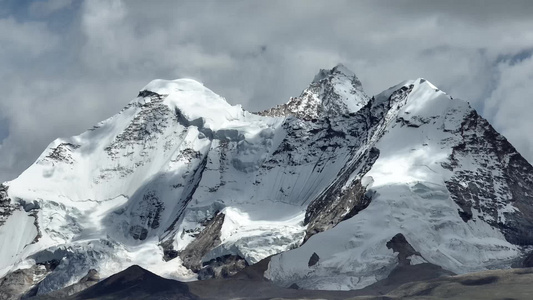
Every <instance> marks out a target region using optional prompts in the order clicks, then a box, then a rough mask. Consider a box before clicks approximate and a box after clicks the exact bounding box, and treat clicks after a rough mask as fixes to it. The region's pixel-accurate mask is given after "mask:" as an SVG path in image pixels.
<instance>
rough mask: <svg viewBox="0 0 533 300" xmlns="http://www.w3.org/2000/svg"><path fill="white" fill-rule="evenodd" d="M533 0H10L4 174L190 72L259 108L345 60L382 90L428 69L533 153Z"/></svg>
mask: <svg viewBox="0 0 533 300" xmlns="http://www.w3.org/2000/svg"><path fill="white" fill-rule="evenodd" d="M532 15H533V1H527V0H525V1H518V0H515V1H491V0H483V1H482V0H471V1H458V0H448V1H422V0H398V1H344V0H332V1H313V0H309V1H295V0H293V1H253V0H250V1H237V0H228V1H175V0H168V1H165V0H161V1H141V0H128V1H120V0H105V1H104V0H93V1H81V0H41V1H28V0H0V45H1V46H0V65H1V66H2V68H0V89H1V90H2V97H0V158H1V159H0V181H3V180H7V179H10V178H13V177H16V176H17V175H18V174H19V173H20V172H22V171H23V170H24V169H25V168H27V167H28V166H29V165H30V164H31V163H33V162H34V161H35V159H36V158H37V157H38V156H39V154H40V153H41V152H42V151H43V150H44V148H45V147H46V146H47V145H48V144H49V143H50V142H51V141H53V140H54V139H55V138H57V137H62V136H71V135H75V134H79V133H81V132H83V131H84V130H86V129H87V128H90V127H92V125H94V124H95V123H97V122H99V121H101V120H103V119H105V118H107V117H109V116H112V115H113V114H115V113H117V112H118V111H119V110H120V109H121V108H122V107H123V106H124V105H125V104H126V103H128V102H129V101H130V100H131V99H132V98H133V97H135V96H136V94H137V92H138V90H139V89H141V88H142V87H143V86H144V85H146V84H147V83H148V82H149V81H151V80H152V79H155V78H165V79H175V78H181V77H190V78H194V79H196V80H199V81H201V82H203V83H204V84H205V85H206V86H207V87H209V88H210V89H212V90H213V91H215V92H216V93H218V94H220V95H222V96H223V97H225V98H226V99H227V100H228V102H230V103H232V104H238V103H239V104H242V105H243V106H244V108H246V109H248V110H252V111H254V110H260V109H265V108H268V107H271V106H273V105H276V104H280V103H283V102H286V101H287V100H288V98H289V97H291V96H297V95H298V94H299V93H300V92H301V90H302V89H304V88H305V87H306V86H307V85H308V84H309V83H310V82H311V80H312V78H313V77H314V75H315V74H316V73H317V72H318V70H319V69H321V68H331V67H333V66H334V65H336V64H337V63H343V64H345V65H346V66H347V67H349V68H350V69H352V70H353V71H354V72H355V73H356V74H357V75H358V77H359V78H360V80H361V81H362V83H363V86H364V88H365V90H366V91H367V93H368V94H370V95H372V94H375V93H378V92H380V91H382V90H384V89H386V88H388V87H389V86H392V85H394V84H397V83H398V82H400V81H403V80H405V79H414V78H419V77H424V78H426V79H428V80H429V81H431V82H432V83H434V84H435V85H436V86H438V87H439V88H440V89H442V90H444V91H446V92H447V93H449V94H450V95H452V96H453V97H454V98H462V99H465V100H468V101H469V102H470V103H471V104H472V106H474V107H475V108H476V109H477V110H478V111H479V112H480V114H481V115H483V116H484V117H486V118H487V119H488V120H489V121H490V122H491V123H492V124H493V125H494V126H495V128H496V129H497V130H498V131H500V132H501V133H503V134H504V135H505V136H506V137H507V138H508V139H509V140H510V141H511V142H512V143H513V145H515V146H516V147H517V149H518V150H519V151H520V152H521V153H522V154H523V155H524V156H525V157H526V158H527V159H529V160H530V161H533V135H532V134H531V133H530V131H531V129H532V128H533V118H531V117H530V115H531V111H532V110H533V99H532V96H531V95H533V84H532V83H533V59H532V57H531V54H532V52H533V31H531V28H533V18H531V16H532Z"/></svg>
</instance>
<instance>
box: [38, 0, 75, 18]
mask: <svg viewBox="0 0 533 300" xmlns="http://www.w3.org/2000/svg"><path fill="white" fill-rule="evenodd" d="M71 5H72V0H45V1H35V2H33V3H31V4H30V7H29V12H30V14H31V15H34V16H40V17H46V16H49V15H51V14H53V13H55V12H58V11H60V10H62V9H65V8H67V7H70V6H71Z"/></svg>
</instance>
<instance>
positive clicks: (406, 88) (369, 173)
mask: <svg viewBox="0 0 533 300" xmlns="http://www.w3.org/2000/svg"><path fill="white" fill-rule="evenodd" d="M532 230H533V167H532V166H531V165H530V164H529V163H528V162H527V161H526V160H525V159H524V158H523V157H522V156H521V155H520V154H519V153H517V151H516V150H515V149H514V148H513V147H512V146H511V145H510V144H509V143H508V142H507V140H506V139H505V138H504V137H503V136H501V135H500V134H498V133H497V132H496V131H495V130H494V129H493V128H492V127H491V126H490V124H489V123H488V122H487V121H486V120H484V119H483V118H482V117H480V116H479V115H478V114H477V113H476V112H475V110H473V109H472V108H471V107H470V106H469V104H468V103H467V102H465V101H462V100H457V99H453V98H451V97H450V96H448V95H447V94H445V93H444V92H442V91H440V90H438V89H437V88H436V87H435V86H433V85H432V84H431V83H429V82H428V81H426V80H424V79H417V80H412V81H406V82H404V83H401V84H399V85H397V86H394V87H392V88H390V89H388V90H386V91H384V92H382V93H380V94H378V95H376V96H374V97H372V98H370V97H368V96H367V95H366V94H365V93H364V91H363V89H362V86H361V83H360V81H359V80H358V79H357V77H356V76H355V75H354V74H353V73H352V72H351V71H349V70H347V69H346V68H345V67H344V66H342V65H339V66H337V67H335V68H333V69H332V70H321V71H320V72H319V74H318V75H317V76H315V79H314V80H313V82H312V83H311V84H310V86H309V87H308V88H307V89H305V90H304V91H303V92H302V94H301V95H300V96H299V97H295V98H291V99H290V101H289V102H288V103H287V104H284V105H280V106H277V107H274V108H272V109H269V110H267V111H263V112H259V113H250V112H247V111H244V110H243V109H242V108H241V107H240V106H232V105H230V104H228V103H227V102H226V101H225V100H224V99H223V98H221V97H220V96H218V95H216V94H215V93H213V92H212V91H210V90H209V89H207V88H206V87H204V86H203V85H202V84H200V83H198V82H196V81H193V80H188V79H180V80H174V81H166V80H154V81H152V82H151V83H149V84H148V85H147V86H146V87H144V88H143V89H142V90H141V91H140V92H139V95H138V97H137V98H135V99H134V100H133V101H132V102H130V103H129V104H128V105H127V106H126V107H125V108H124V109H123V110H122V111H121V112H120V113H118V114H117V115H115V116H113V117H111V118H109V119H108V120H105V121H103V122H101V123H99V124H98V125H96V126H95V127H94V128H92V129H91V130H89V131H87V132H85V133H83V134H81V135H79V136H75V137H71V138H67V139H58V140H56V141H54V142H52V144H50V146H48V148H47V149H46V150H45V151H44V152H43V154H42V155H41V156H40V157H39V158H38V159H37V161H36V162H35V163H34V164H33V165H32V166H31V167H30V168H28V169H27V170H26V171H25V172H23V173H22V174H21V175H20V176H19V177H18V178H16V179H15V180H12V181H10V182H6V183H4V184H3V185H1V186H0V277H2V276H4V275H6V274H11V273H12V272H13V271H15V270H17V269H28V268H32V269H33V270H34V272H33V273H34V275H33V279H32V280H33V284H34V283H37V282H40V283H39V285H38V287H37V293H47V292H49V291H52V290H56V289H59V288H62V287H64V286H66V285H69V284H71V283H74V282H77V281H78V280H79V279H80V278H82V277H83V276H85V275H86V274H87V272H88V271H89V270H90V269H96V270H98V271H99V273H100V274H101V277H107V276H109V275H111V274H113V273H116V272H118V271H120V270H122V269H125V268H126V267H128V266H130V265H133V264H137V265H141V266H143V267H145V268H146V269H148V270H150V271H152V272H154V273H156V274H159V275H162V276H164V277H167V278H178V279H192V278H196V277H199V278H202V279H203V278H211V277H215V276H227V275H230V274H234V273H235V272H237V271H238V270H240V269H242V268H244V267H245V266H246V265H250V264H255V263H257V262H259V261H260V260H262V259H264V258H266V257H269V256H272V257H271V260H270V264H269V268H268V270H267V271H266V272H265V276H266V277H267V278H269V279H270V280H272V281H274V282H276V283H279V284H280V285H283V286H290V285H293V284H296V285H297V286H299V287H301V288H307V289H359V288H363V287H365V286H368V285H370V284H373V283H375V282H377V281H379V280H381V279H384V278H386V277H387V276H388V275H389V274H390V273H391V272H392V271H393V270H394V269H395V268H396V267H397V266H403V265H416V264H432V265H436V266H440V267H441V268H442V269H444V270H447V271H450V272H454V273H467V272H472V271H478V270H484V269H491V268H508V267H510V266H511V265H514V264H517V263H519V262H520V260H521V259H523V257H524V256H525V255H527V254H528V250H529V248H528V246H529V245H532V244H533V237H532V236H531V235H532V234H531V232H533V231H532Z"/></svg>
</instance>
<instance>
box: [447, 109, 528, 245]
mask: <svg viewBox="0 0 533 300" xmlns="http://www.w3.org/2000/svg"><path fill="white" fill-rule="evenodd" d="M457 133H458V134H460V137H461V139H460V140H459V143H458V144H456V145H455V146H453V152H452V154H451V156H450V163H449V164H446V167H447V168H449V169H450V170H452V171H454V176H453V177H452V178H451V180H449V181H447V182H446V186H447V188H448V190H450V192H451V194H452V198H453V199H454V201H455V202H456V203H457V204H458V205H459V207H460V211H459V214H460V215H461V217H462V218H463V220H464V221H465V222H468V221H470V220H471V219H472V216H473V215H476V216H477V217H478V218H479V219H481V220H483V221H485V222H487V223H489V224H491V225H492V226H494V227H498V228H499V229H500V230H501V231H502V232H503V234H504V235H505V238H506V239H507V240H508V241H509V242H511V243H513V244H518V245H531V244H533V206H532V205H531V203H532V201H533V167H532V166H531V164H529V163H528V162H527V161H526V160H525V159H524V158H523V157H522V156H521V155H520V154H519V153H518V152H517V151H516V149H515V148H514V147H513V146H512V145H511V144H510V143H509V142H508V141H507V140H506V139H505V137H503V136H502V135H500V134H499V133H498V132H496V130H494V128H493V127H492V126H491V125H490V124H489V123H488V122H487V121H486V120H485V119H483V118H482V117H480V116H479V115H478V114H477V113H476V112H475V111H472V112H471V113H470V114H469V115H468V116H467V117H466V118H465V119H464V121H463V122H462V123H461V127H460V128H459V130H458V132H457ZM472 161H473V162H474V163H472ZM466 163H468V164H471V165H473V166H472V167H470V168H463V166H462V165H463V164H466Z"/></svg>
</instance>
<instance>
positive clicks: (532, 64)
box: [483, 56, 533, 161]
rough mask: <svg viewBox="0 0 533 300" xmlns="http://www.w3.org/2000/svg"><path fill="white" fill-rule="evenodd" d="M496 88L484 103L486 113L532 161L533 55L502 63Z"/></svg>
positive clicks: (484, 112) (499, 66)
mask: <svg viewBox="0 0 533 300" xmlns="http://www.w3.org/2000/svg"><path fill="white" fill-rule="evenodd" d="M497 68H498V71H499V80H498V83H497V85H496V86H497V87H496V88H495V89H494V91H493V92H492V94H491V96H490V97H489V98H488V100H487V101H486V103H485V110H484V111H483V114H484V115H485V116H486V117H487V118H489V119H490V120H491V121H492V122H493V125H494V126H495V127H496V128H501V133H502V134H503V135H504V136H506V137H507V138H508V139H509V140H510V141H511V142H512V143H513V145H514V146H515V147H516V148H517V150H518V151H519V152H520V153H521V154H522V155H523V156H525V157H526V158H528V159H529V161H533V160H532V158H533V138H532V135H531V129H532V128H533V119H532V118H531V112H533V84H532V82H533V57H531V56H529V58H525V59H523V60H522V61H519V62H513V61H512V60H508V61H503V62H500V63H499V64H498V66H497Z"/></svg>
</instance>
